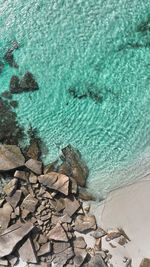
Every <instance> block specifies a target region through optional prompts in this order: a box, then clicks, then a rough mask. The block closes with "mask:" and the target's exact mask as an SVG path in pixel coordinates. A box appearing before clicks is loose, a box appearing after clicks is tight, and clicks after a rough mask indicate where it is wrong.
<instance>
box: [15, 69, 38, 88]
mask: <svg viewBox="0 0 150 267" xmlns="http://www.w3.org/2000/svg"><path fill="white" fill-rule="evenodd" d="M20 88H21V89H22V91H35V90H38V89H39V86H38V84H37V82H36V80H35V78H34V76H33V74H32V73H30V72H27V73H26V74H25V75H24V77H23V79H22V81H21V82H20Z"/></svg>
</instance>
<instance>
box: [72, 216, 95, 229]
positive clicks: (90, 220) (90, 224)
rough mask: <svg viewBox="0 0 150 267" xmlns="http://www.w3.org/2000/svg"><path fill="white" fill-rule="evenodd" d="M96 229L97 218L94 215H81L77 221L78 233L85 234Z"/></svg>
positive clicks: (75, 227)
mask: <svg viewBox="0 0 150 267" xmlns="http://www.w3.org/2000/svg"><path fill="white" fill-rule="evenodd" d="M95 229H96V220H95V216H94V215H92V214H87V215H85V216H84V215H79V216H78V217H77V218H76V220H75V226H74V230H75V231H77V232H80V233H82V232H85V231H87V230H88V231H90V230H95Z"/></svg>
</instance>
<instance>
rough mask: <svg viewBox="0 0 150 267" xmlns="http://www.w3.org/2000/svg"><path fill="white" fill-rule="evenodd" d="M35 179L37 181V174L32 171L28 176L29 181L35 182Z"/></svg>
mask: <svg viewBox="0 0 150 267" xmlns="http://www.w3.org/2000/svg"><path fill="white" fill-rule="evenodd" d="M37 181H38V178H37V176H36V175H34V174H33V173H31V174H30V176H29V182H30V183H31V184H36V183H37Z"/></svg>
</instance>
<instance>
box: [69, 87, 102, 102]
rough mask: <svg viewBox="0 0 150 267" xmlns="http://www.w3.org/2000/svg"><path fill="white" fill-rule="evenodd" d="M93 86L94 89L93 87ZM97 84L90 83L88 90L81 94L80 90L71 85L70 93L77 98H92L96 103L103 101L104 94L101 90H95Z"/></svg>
mask: <svg viewBox="0 0 150 267" xmlns="http://www.w3.org/2000/svg"><path fill="white" fill-rule="evenodd" d="M92 86H93V89H92V88H91V87H92ZM94 87H95V85H93V84H89V85H88V86H87V89H86V92H85V93H83V94H80V93H79V92H78V90H77V89H76V88H74V87H71V88H69V89H68V92H69V94H70V95H71V96H72V97H73V98H77V99H85V98H88V97H89V98H91V99H92V100H93V101H94V102H95V103H98V102H99V103H101V102H102V101H103V96H102V95H101V92H99V91H98V92H96V91H95V88H94Z"/></svg>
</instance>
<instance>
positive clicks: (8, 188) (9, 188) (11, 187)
mask: <svg viewBox="0 0 150 267" xmlns="http://www.w3.org/2000/svg"><path fill="white" fill-rule="evenodd" d="M17 182H18V180H17V179H15V178H14V179H12V180H11V181H10V182H9V183H8V184H6V185H5V186H4V187H3V191H4V192H5V194H6V195H7V196H11V195H12V194H13V193H14V192H15V190H16V188H17Z"/></svg>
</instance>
